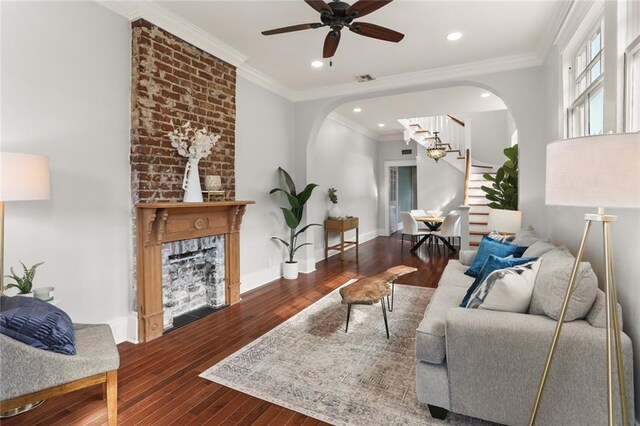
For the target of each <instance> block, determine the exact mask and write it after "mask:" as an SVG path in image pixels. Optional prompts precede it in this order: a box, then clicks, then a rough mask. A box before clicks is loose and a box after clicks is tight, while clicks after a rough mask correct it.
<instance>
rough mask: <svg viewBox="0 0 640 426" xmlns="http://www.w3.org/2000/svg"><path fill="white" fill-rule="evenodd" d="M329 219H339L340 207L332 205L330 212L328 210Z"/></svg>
mask: <svg viewBox="0 0 640 426" xmlns="http://www.w3.org/2000/svg"><path fill="white" fill-rule="evenodd" d="M329 217H332V218H337V217H340V207H338V204H334V205H333V207H331V210H329Z"/></svg>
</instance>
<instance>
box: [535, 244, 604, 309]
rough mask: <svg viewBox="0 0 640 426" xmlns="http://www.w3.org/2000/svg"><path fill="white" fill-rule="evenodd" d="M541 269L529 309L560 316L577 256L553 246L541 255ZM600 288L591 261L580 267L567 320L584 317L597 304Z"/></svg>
mask: <svg viewBox="0 0 640 426" xmlns="http://www.w3.org/2000/svg"><path fill="white" fill-rule="evenodd" d="M540 259H541V263H540V269H539V270H538V275H537V277H536V283H535V285H534V287H533V296H532V297H531V306H530V307H529V313H531V314H536V315H547V316H548V317H551V318H553V319H555V320H556V321H557V320H558V319H559V318H560V311H561V310H562V304H563V302H564V297H565V294H566V291H567V287H568V286H569V279H570V277H571V271H572V270H573V265H574V263H575V258H574V257H573V256H572V255H571V253H569V252H568V251H565V250H564V249H562V248H557V249H554V250H551V251H549V252H547V253H545V254H543V255H542V256H541V257H540ZM597 290H598V278H597V277H596V274H595V273H594V272H593V269H592V268H591V264H590V263H589V262H582V263H581V264H580V267H579V269H578V275H577V278H576V285H575V288H574V290H573V293H572V295H571V300H570V301H569V306H568V308H567V314H566V316H565V321H573V320H576V319H582V318H585V317H586V316H587V314H588V313H589V310H590V309H591V307H592V306H593V302H594V300H595V298H596V293H597Z"/></svg>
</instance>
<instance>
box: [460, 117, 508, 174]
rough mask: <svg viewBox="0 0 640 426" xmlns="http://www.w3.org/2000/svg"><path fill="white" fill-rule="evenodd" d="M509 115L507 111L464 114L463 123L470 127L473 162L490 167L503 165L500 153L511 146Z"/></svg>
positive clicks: (503, 158) (502, 156)
mask: <svg viewBox="0 0 640 426" xmlns="http://www.w3.org/2000/svg"><path fill="white" fill-rule="evenodd" d="M509 115H510V114H509V112H508V111H507V110H502V111H484V112H473V113H468V114H464V121H465V123H469V126H470V127H469V129H470V132H471V155H472V157H473V159H474V160H477V161H480V162H482V163H487V164H492V165H502V163H504V161H505V157H504V154H503V153H502V151H503V150H504V149H505V148H507V147H509V146H511V134H510V133H509Z"/></svg>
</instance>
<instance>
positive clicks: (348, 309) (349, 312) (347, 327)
mask: <svg viewBox="0 0 640 426" xmlns="http://www.w3.org/2000/svg"><path fill="white" fill-rule="evenodd" d="M348 306H349V307H348V308H347V326H346V327H345V328H344V332H345V333H346V332H348V331H349V317H351V304H349V305H348Z"/></svg>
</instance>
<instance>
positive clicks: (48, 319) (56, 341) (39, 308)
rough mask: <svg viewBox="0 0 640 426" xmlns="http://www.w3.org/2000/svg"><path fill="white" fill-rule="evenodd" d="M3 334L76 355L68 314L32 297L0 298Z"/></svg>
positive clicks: (0, 324)
mask: <svg viewBox="0 0 640 426" xmlns="http://www.w3.org/2000/svg"><path fill="white" fill-rule="evenodd" d="M0 333H2V334H4V335H5V336H9V337H12V338H14V339H16V340H19V341H20V342H23V343H26V344H27V345H30V346H33V347H34V348H39V349H44V350H47V351H52V352H57V353H59V354H65V355H75V354H76V336H75V333H74V331H73V323H72V322H71V318H69V315H67V314H66V313H65V312H64V311H62V310H61V309H59V308H57V307H56V306H54V305H52V304H50V303H47V302H43V301H42V300H38V299H35V298H33V297H24V296H14V297H8V296H1V297H0Z"/></svg>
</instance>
